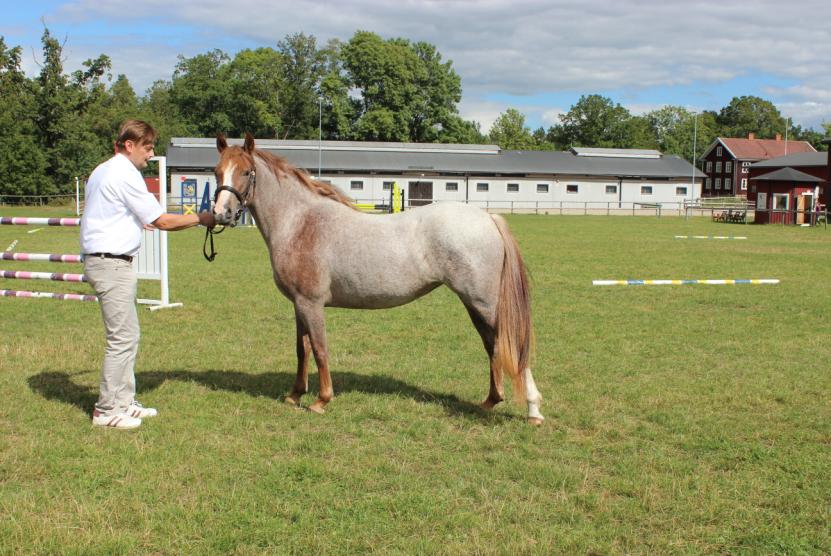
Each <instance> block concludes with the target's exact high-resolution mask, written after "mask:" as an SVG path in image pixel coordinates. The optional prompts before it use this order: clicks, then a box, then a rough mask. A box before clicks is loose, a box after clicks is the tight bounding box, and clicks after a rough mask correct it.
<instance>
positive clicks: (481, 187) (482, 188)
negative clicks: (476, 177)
mask: <svg viewBox="0 0 831 556" xmlns="http://www.w3.org/2000/svg"><path fill="white" fill-rule="evenodd" d="M476 191H477V193H487V192H488V184H486V183H477V184H476Z"/></svg>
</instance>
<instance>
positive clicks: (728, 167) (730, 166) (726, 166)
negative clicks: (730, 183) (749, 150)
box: [724, 160, 733, 172]
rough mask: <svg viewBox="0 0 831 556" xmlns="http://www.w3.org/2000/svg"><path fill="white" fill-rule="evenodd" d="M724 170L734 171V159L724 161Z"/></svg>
mask: <svg viewBox="0 0 831 556" xmlns="http://www.w3.org/2000/svg"><path fill="white" fill-rule="evenodd" d="M724 171H725V172H732V171H733V161H732V160H728V161H727V162H725V163H724Z"/></svg>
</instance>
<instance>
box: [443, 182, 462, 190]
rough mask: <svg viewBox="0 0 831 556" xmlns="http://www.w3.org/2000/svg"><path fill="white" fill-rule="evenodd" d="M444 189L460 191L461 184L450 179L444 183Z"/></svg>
mask: <svg viewBox="0 0 831 556" xmlns="http://www.w3.org/2000/svg"><path fill="white" fill-rule="evenodd" d="M444 190H445V191H458V190H459V184H458V183H457V182H455V181H449V182H447V183H445V184H444Z"/></svg>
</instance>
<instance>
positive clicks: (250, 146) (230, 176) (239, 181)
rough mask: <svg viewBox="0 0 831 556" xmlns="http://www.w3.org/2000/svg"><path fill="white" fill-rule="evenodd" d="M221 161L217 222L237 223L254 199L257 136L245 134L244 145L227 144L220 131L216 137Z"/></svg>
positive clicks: (216, 211)
mask: <svg viewBox="0 0 831 556" xmlns="http://www.w3.org/2000/svg"><path fill="white" fill-rule="evenodd" d="M216 150H218V151H219V163H218V164H217V165H216V168H215V169H214V172H215V174H216V184H217V187H216V195H215V196H214V217H215V218H216V223H217V224H224V225H228V226H236V224H237V221H238V220H239V218H240V216H241V215H242V209H243V208H244V207H245V206H246V205H247V204H249V203H250V202H251V199H252V196H253V194H254V186H255V184H256V179H257V178H256V172H255V165H254V136H253V135H251V134H250V133H246V134H245V143H244V144H243V146H242V148H240V147H237V146H232V147H229V146H228V142H227V141H226V140H225V136H224V135H222V134H221V133H220V134H219V135H217V137H216Z"/></svg>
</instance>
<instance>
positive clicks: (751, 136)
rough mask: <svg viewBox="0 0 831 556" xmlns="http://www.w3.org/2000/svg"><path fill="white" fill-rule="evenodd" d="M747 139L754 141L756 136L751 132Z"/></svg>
mask: <svg viewBox="0 0 831 556" xmlns="http://www.w3.org/2000/svg"><path fill="white" fill-rule="evenodd" d="M747 138H748V139H750V140H751V141H753V140H754V139H756V134H755V133H753V132H752V131H751V132H750V133H748V134H747Z"/></svg>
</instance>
